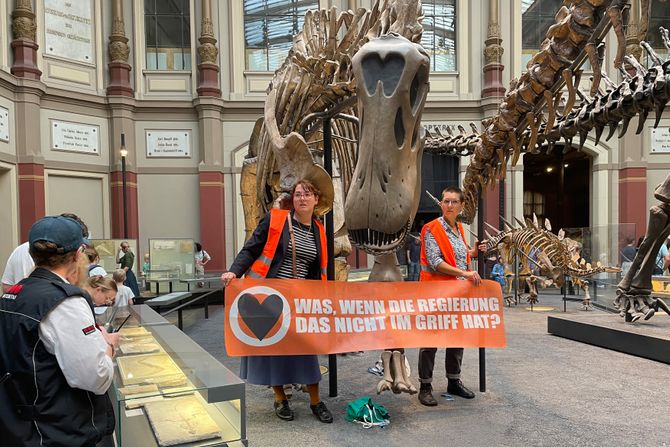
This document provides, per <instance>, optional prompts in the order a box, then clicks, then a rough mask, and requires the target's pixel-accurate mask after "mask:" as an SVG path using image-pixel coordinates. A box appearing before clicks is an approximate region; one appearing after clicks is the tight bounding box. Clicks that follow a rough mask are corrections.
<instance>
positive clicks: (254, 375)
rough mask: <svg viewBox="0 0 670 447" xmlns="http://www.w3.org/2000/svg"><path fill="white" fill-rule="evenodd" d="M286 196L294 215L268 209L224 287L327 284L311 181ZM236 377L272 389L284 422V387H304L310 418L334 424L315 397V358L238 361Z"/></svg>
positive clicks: (289, 413)
mask: <svg viewBox="0 0 670 447" xmlns="http://www.w3.org/2000/svg"><path fill="white" fill-rule="evenodd" d="M291 195H292V199H293V200H292V203H293V210H292V211H288V210H281V209H272V210H270V212H269V213H267V214H266V215H265V217H264V218H263V219H262V220H261V222H260V223H259V224H258V227H257V228H256V230H254V233H253V235H252V236H251V238H250V239H249V240H248V241H247V242H246V243H245V244H244V247H243V248H242V250H241V251H240V253H239V254H238V255H237V257H236V258H235V260H234V261H233V265H231V266H230V269H229V271H228V272H226V273H224V274H223V275H221V282H222V283H223V285H224V287H225V286H227V285H228V284H229V283H230V281H231V280H233V279H234V278H239V277H241V276H242V275H244V274H245V273H246V275H247V277H250V278H286V279H292V278H302V279H317V280H318V279H320V280H323V281H325V280H326V268H327V266H328V253H327V245H326V232H325V230H324V227H323V225H322V224H321V222H319V221H318V220H317V219H316V218H315V217H314V210H315V207H316V205H317V203H318V202H319V196H320V191H319V190H318V189H317V188H316V186H314V184H313V183H311V182H310V181H308V180H299V181H298V182H297V183H296V184H295V186H294V187H293V191H292V194H291ZM291 233H292V234H291ZM240 377H241V378H242V379H245V380H246V381H247V382H248V383H252V384H255V385H268V386H271V387H272V389H273V391H274V395H275V402H274V410H275V414H276V415H277V416H278V417H279V418H280V419H283V420H285V421H291V420H293V418H294V413H293V410H292V409H291V407H290V406H289V404H288V400H287V397H286V393H285V392H284V385H285V384H292V383H306V384H308V385H307V390H308V392H309V399H310V408H311V410H312V413H313V414H314V415H315V416H316V417H317V418H318V419H319V421H321V422H325V423H331V422H333V415H332V414H331V413H330V411H329V410H328V408H326V405H325V404H324V403H323V402H322V401H321V398H320V395H319V381H320V380H321V371H320V369H319V362H318V359H317V356H316V355H276V356H251V357H243V358H242V364H241V368H240Z"/></svg>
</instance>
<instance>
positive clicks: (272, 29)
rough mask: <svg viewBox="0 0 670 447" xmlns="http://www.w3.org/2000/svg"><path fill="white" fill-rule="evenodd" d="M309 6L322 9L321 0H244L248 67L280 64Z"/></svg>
mask: <svg viewBox="0 0 670 447" xmlns="http://www.w3.org/2000/svg"><path fill="white" fill-rule="evenodd" d="M310 9H313V10H317V9H319V0H244V46H245V53H246V54H245V59H246V69H247V70H251V71H274V70H276V69H277V68H279V67H280V66H281V64H282V62H284V59H285V58H286V56H287V55H288V50H289V49H290V48H291V45H292V43H293V37H294V36H295V35H296V34H298V33H299V32H300V30H301V29H302V25H303V22H304V20H305V13H306V12H307V11H308V10H310Z"/></svg>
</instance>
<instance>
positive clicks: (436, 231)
mask: <svg viewBox="0 0 670 447" xmlns="http://www.w3.org/2000/svg"><path fill="white" fill-rule="evenodd" d="M457 225H458V231H459V232H460V233H461V239H463V243H464V244H465V247H466V248H468V244H467V242H465V232H464V231H463V225H461V223H460V222H458V223H457ZM427 230H430V234H432V235H433V237H434V238H435V242H437V246H438V247H440V251H441V252H442V258H443V259H444V261H445V262H446V263H447V264H449V265H452V266H454V267H456V255H455V254H454V248H453V247H452V246H451V242H450V241H449V236H447V232H446V231H445V229H444V227H443V226H442V224H441V223H440V220H439V219H435V220H431V221H430V222H428V223H427V224H426V225H424V226H423V228H422V229H421V273H420V275H419V280H420V281H448V280H452V279H457V277H456V276H453V275H445V274H444V273H440V272H438V271H435V270H433V268H432V267H431V266H430V264H429V263H428V257H427V256H426V240H425V237H426V231H427ZM465 262H466V267H465V268H466V270H470V269H469V268H468V267H467V266H468V265H469V264H470V251H469V250H468V251H467V253H466V255H465Z"/></svg>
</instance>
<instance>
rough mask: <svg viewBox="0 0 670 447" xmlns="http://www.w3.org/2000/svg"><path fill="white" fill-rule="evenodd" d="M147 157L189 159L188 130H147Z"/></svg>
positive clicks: (189, 137)
mask: <svg viewBox="0 0 670 447" xmlns="http://www.w3.org/2000/svg"><path fill="white" fill-rule="evenodd" d="M146 136H147V138H146V140H147V157H190V156H191V149H190V140H191V131H190V130H147V131H146Z"/></svg>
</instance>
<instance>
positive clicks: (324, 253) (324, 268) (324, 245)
mask: <svg viewBox="0 0 670 447" xmlns="http://www.w3.org/2000/svg"><path fill="white" fill-rule="evenodd" d="M314 223H315V224H316V227H317V228H318V229H319V240H320V241H321V280H322V281H326V280H328V241H327V240H326V229H325V227H324V226H323V224H322V223H321V222H319V221H318V220H316V219H315V220H314Z"/></svg>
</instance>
